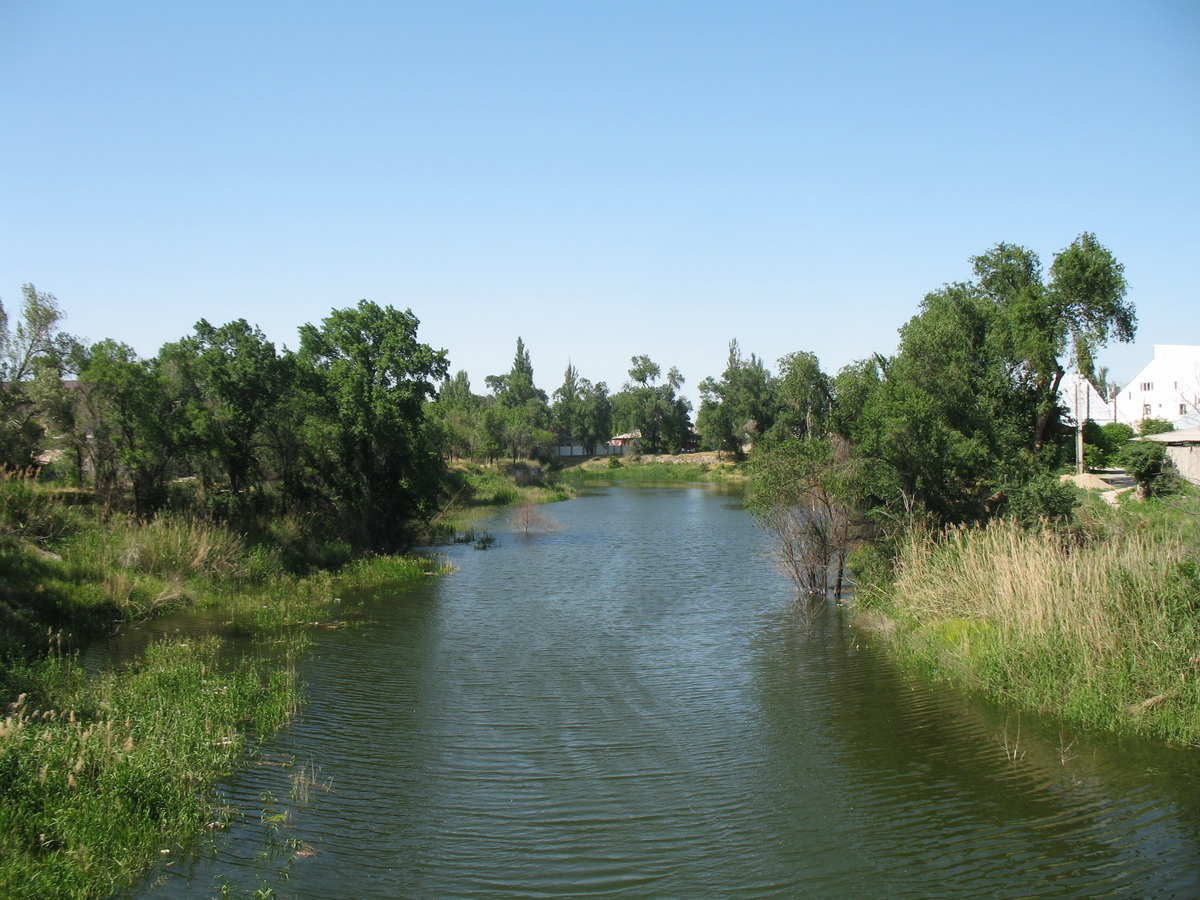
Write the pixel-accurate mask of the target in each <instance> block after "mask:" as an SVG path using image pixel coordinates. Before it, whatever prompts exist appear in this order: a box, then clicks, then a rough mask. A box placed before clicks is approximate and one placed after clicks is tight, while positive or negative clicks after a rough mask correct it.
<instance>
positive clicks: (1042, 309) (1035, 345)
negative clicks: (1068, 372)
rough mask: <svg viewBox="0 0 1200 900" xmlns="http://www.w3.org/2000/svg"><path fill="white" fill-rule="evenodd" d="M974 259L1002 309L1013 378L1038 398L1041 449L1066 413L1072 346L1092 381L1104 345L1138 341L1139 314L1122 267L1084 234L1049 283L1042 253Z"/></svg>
mask: <svg viewBox="0 0 1200 900" xmlns="http://www.w3.org/2000/svg"><path fill="white" fill-rule="evenodd" d="M972 264H973V265H974V270H975V275H976V277H977V278H978V279H979V286H980V288H981V289H982V290H983V293H984V295H985V296H986V297H987V298H988V299H989V300H991V301H992V302H993V303H995V304H996V306H997V308H998V309H999V310H1000V311H1001V313H1002V316H1003V321H1004V326H1005V329H1006V330H1005V335H1004V337H1005V338H1006V339H1007V340H1006V341H1005V355H1006V356H1008V357H1009V359H1010V361H1011V362H1012V363H1013V368H1012V369H1011V371H1010V373H1009V374H1010V378H1011V380H1012V382H1013V387H1014V388H1017V389H1019V390H1021V391H1023V392H1025V393H1027V394H1028V395H1029V397H1030V399H1031V401H1032V403H1033V409H1034V418H1033V422H1032V423H1031V425H1032V435H1031V445H1032V447H1033V448H1034V449H1035V450H1041V449H1042V447H1043V446H1044V445H1045V443H1046V441H1047V440H1049V439H1050V438H1051V437H1053V436H1054V434H1055V432H1056V428H1057V425H1058V420H1059V418H1060V417H1061V415H1062V411H1061V407H1060V406H1059V403H1058V387H1059V384H1060V383H1061V382H1062V378H1063V375H1064V374H1065V370H1064V369H1063V367H1062V365H1061V363H1060V360H1062V359H1063V358H1064V357H1066V356H1067V352H1068V350H1070V351H1071V358H1072V359H1073V361H1074V362H1075V363H1076V365H1077V366H1078V367H1079V369H1080V371H1081V372H1082V373H1083V374H1084V375H1085V376H1086V377H1088V378H1091V377H1093V375H1094V371H1093V364H1092V359H1093V355H1094V353H1095V351H1096V350H1097V349H1098V348H1100V347H1103V346H1105V345H1106V344H1107V343H1108V341H1109V339H1110V338H1115V339H1117V340H1119V341H1131V340H1133V337H1134V334H1135V332H1136V330H1137V316H1136V314H1135V312H1134V309H1133V306H1132V304H1129V303H1127V302H1126V301H1125V294H1126V291H1127V284H1126V282H1125V270H1124V266H1122V265H1121V263H1119V262H1117V260H1116V258H1115V257H1114V256H1113V255H1112V253H1111V252H1110V251H1109V250H1108V249H1107V248H1105V247H1103V246H1102V245H1101V244H1100V243H1099V242H1098V241H1097V240H1096V237H1095V235H1093V234H1089V233H1086V232H1085V233H1084V234H1081V235H1080V236H1079V237H1078V238H1076V239H1075V241H1073V242H1072V243H1071V245H1070V246H1069V247H1067V248H1066V249H1065V250H1063V251H1062V252H1060V253H1058V254H1057V255H1056V256H1055V258H1054V262H1053V263H1052V264H1051V266H1050V281H1049V282H1048V283H1044V282H1043V279H1042V273H1041V263H1040V261H1039V259H1038V257H1037V254H1035V253H1033V252H1032V251H1029V250H1026V249H1025V248H1023V247H1016V246H1013V245H1010V244H997V245H996V247H994V248H993V249H992V250H990V251H988V252H987V253H985V254H983V255H982V256H977V257H974V258H973V259H972Z"/></svg>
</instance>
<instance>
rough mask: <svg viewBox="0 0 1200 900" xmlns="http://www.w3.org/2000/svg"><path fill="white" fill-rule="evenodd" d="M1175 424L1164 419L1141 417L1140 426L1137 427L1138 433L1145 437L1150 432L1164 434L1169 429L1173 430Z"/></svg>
mask: <svg viewBox="0 0 1200 900" xmlns="http://www.w3.org/2000/svg"><path fill="white" fill-rule="evenodd" d="M1174 430H1175V426H1174V425H1172V424H1171V423H1170V422H1168V421H1167V420H1166V419H1142V424H1141V427H1140V428H1139V429H1138V434H1140V435H1141V436H1142V437H1146V436H1147V435H1151V434H1166V433H1167V432H1169V431H1174Z"/></svg>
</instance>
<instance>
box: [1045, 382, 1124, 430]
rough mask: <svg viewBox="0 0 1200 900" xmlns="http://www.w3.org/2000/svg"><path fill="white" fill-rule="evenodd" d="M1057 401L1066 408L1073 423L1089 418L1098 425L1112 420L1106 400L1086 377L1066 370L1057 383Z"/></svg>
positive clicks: (1110, 410)
mask: <svg viewBox="0 0 1200 900" xmlns="http://www.w3.org/2000/svg"><path fill="white" fill-rule="evenodd" d="M1058 402H1059V403H1061V404H1062V405H1063V406H1065V407H1066V408H1067V415H1068V416H1069V417H1070V420H1071V422H1072V423H1073V424H1077V423H1082V422H1086V421H1087V420H1088V419H1091V420H1092V421H1093V422H1096V423H1097V424H1099V425H1104V424H1106V423H1108V422H1111V421H1113V419H1112V409H1111V408H1110V406H1109V404H1108V401H1107V400H1106V399H1105V398H1104V397H1102V396H1101V395H1100V392H1099V391H1098V390H1096V387H1095V385H1093V384H1092V383H1091V382H1090V381H1088V380H1087V379H1086V378H1084V377H1082V376H1081V375H1077V374H1076V373H1075V372H1067V373H1066V374H1065V375H1063V377H1062V381H1061V382H1059V385H1058Z"/></svg>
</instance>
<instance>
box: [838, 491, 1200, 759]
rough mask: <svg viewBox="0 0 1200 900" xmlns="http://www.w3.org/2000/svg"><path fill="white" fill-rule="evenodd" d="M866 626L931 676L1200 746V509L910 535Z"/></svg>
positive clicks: (1101, 724) (1146, 508)
mask: <svg viewBox="0 0 1200 900" xmlns="http://www.w3.org/2000/svg"><path fill="white" fill-rule="evenodd" d="M857 603H858V606H859V608H860V610H861V615H860V621H862V622H863V623H864V624H866V625H867V626H868V627H869V628H871V629H872V630H874V631H875V632H877V633H878V634H879V635H881V636H882V639H883V640H884V641H886V642H887V644H888V645H889V646H890V647H891V648H892V650H893V651H894V653H895V655H896V656H897V657H898V658H899V659H901V660H902V661H904V662H905V663H906V664H907V665H909V666H911V667H914V668H917V669H919V670H921V671H923V672H925V673H926V674H927V675H929V676H931V677H933V678H935V679H938V680H944V681H948V682H950V683H953V684H955V685H958V686H960V687H961V688H963V689H965V690H967V691H970V692H975V693H979V694H981V695H983V696H986V697H989V698H992V699H995V700H998V701H1002V702H1004V703H1005V704H1007V705H1010V706H1012V707H1014V708H1015V709H1018V710H1019V709H1028V710H1033V711H1037V712H1039V713H1046V714H1050V715H1053V716H1056V717H1059V718H1061V719H1062V720H1063V721H1064V722H1066V723H1069V724H1072V725H1080V726H1084V727H1089V728H1098V729H1105V730H1109V731H1113V732H1116V733H1136V734H1142V735H1147V736H1151V737H1155V738H1158V739H1164V740H1167V741H1170V742H1174V743H1179V744H1186V745H1193V746H1200V653H1198V652H1197V648H1200V500H1198V499H1197V498H1195V497H1176V498H1174V499H1163V500H1154V501H1149V502H1147V503H1125V504H1122V505H1121V506H1120V507H1118V508H1111V507H1109V506H1108V504H1106V503H1104V502H1102V501H1099V500H1096V499H1094V498H1092V499H1090V500H1089V501H1088V502H1087V503H1086V504H1085V505H1084V506H1083V508H1082V509H1081V512H1080V515H1079V521H1078V524H1077V525H1076V526H1075V527H1073V528H1069V529H1055V528H1051V527H1045V528H1041V529H1032V530H1025V529H1021V528H1019V527H1017V526H1016V525H1014V524H1012V523H1010V522H1004V521H997V522H994V523H992V524H991V525H989V526H988V527H986V528H982V529H951V530H949V531H947V532H945V533H943V534H940V535H929V534H918V535H912V536H910V537H909V538H908V539H907V540H906V541H905V542H904V543H903V544H902V546H901V547H900V550H899V553H898V556H897V559H896V561H895V577H894V579H893V580H892V581H891V582H890V583H887V584H875V585H872V586H869V587H867V588H865V589H864V590H862V591H860V593H859V596H858V598H857Z"/></svg>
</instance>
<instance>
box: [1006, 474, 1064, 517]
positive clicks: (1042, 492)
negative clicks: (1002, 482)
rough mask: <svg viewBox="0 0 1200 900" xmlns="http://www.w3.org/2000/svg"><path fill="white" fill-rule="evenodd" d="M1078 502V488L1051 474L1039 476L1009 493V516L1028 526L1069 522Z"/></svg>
mask: <svg viewBox="0 0 1200 900" xmlns="http://www.w3.org/2000/svg"><path fill="white" fill-rule="evenodd" d="M1078 503H1079V500H1078V498H1077V496H1076V493H1075V489H1074V488H1073V487H1071V486H1070V485H1068V484H1064V483H1063V482H1061V481H1059V480H1058V479H1057V478H1055V477H1054V476H1052V475H1038V476H1036V477H1034V478H1031V479H1029V480H1028V481H1026V482H1025V483H1024V484H1022V485H1020V486H1019V487H1016V488H1014V489H1013V490H1012V492H1011V493H1010V494H1009V498H1008V513H1009V515H1011V516H1012V517H1013V518H1014V519H1016V520H1017V522H1018V523H1019V524H1021V525H1023V526H1025V527H1029V526H1032V525H1036V524H1038V523H1039V522H1046V521H1049V522H1056V523H1065V522H1069V521H1070V520H1071V518H1072V516H1073V515H1074V514H1075V507H1076V506H1077V505H1078Z"/></svg>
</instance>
